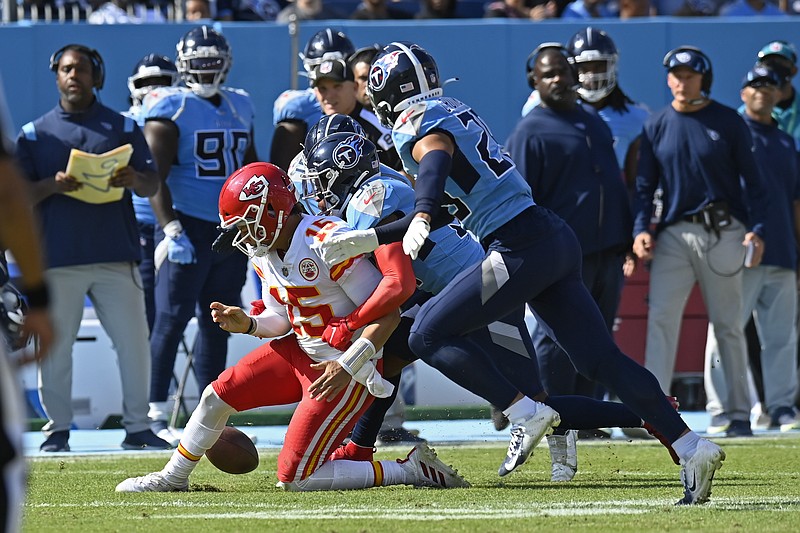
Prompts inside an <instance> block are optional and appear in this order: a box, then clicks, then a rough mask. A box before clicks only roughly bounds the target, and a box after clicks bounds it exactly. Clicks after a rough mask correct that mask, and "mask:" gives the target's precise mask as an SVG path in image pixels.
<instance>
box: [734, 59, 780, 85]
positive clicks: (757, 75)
mask: <svg viewBox="0 0 800 533" xmlns="http://www.w3.org/2000/svg"><path fill="white" fill-rule="evenodd" d="M782 83H783V79H782V78H781V76H780V75H779V74H778V73H777V72H775V71H774V70H773V69H771V68H769V67H766V66H764V65H761V64H757V65H756V66H754V67H753V68H751V69H750V71H749V72H748V73H747V74H746V75H745V77H744V79H742V89H744V88H745V87H759V86H762V85H773V86H775V87H780V86H781V84H782Z"/></svg>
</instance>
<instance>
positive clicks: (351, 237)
mask: <svg viewBox="0 0 800 533" xmlns="http://www.w3.org/2000/svg"><path fill="white" fill-rule="evenodd" d="M377 247H378V236H377V235H375V230H374V229H368V230H353V231H348V232H347V233H342V234H341V235H334V236H332V237H329V238H327V239H325V240H324V241H322V242H321V243H320V244H319V251H320V257H322V260H323V261H324V262H325V264H326V265H328V267H332V266H333V265H338V264H339V263H341V262H342V261H345V260H347V259H350V258H351V257H356V256H357V255H361V254H368V253H370V252H374V251H375V249H376V248H377Z"/></svg>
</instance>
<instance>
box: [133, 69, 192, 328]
mask: <svg viewBox="0 0 800 533" xmlns="http://www.w3.org/2000/svg"><path fill="white" fill-rule="evenodd" d="M179 78H180V76H179V74H178V69H177V68H176V67H175V63H173V62H172V60H171V59H169V58H168V57H165V56H162V55H158V54H147V55H146V56H144V57H143V58H142V59H140V60H139V61H138V62H137V63H136V66H135V67H134V68H133V74H131V76H130V77H129V78H128V90H129V91H130V93H131V107H130V109H128V111H127V112H126V113H123V114H125V115H128V116H129V117H131V118H132V119H134V120H135V121H136V122H137V123H138V124H139V126H140V127H141V128H144V118H143V117H142V100H144V97H145V96H146V95H147V93H149V92H150V91H152V90H154V89H157V88H159V87H171V86H173V85H176V84H177V83H178V79H179ZM132 199H133V211H134V213H136V223H137V224H138V226H139V244H141V246H142V262H141V263H139V273H140V274H141V275H142V285H143V286H144V303H145V308H146V309H147V325H148V326H149V327H150V330H152V329H153V322H154V321H155V316H156V309H155V294H154V289H155V279H156V277H155V266H154V263H153V252H154V250H155V241H154V239H155V230H156V222H157V221H156V215H155V214H154V213H153V208H152V207H151V206H150V200H149V199H147V198H143V197H141V196H139V195H138V194H136V193H135V192H134V193H133V195H132Z"/></svg>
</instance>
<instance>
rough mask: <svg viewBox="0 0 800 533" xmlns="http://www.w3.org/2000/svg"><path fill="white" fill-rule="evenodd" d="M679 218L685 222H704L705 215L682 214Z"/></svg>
mask: <svg viewBox="0 0 800 533" xmlns="http://www.w3.org/2000/svg"><path fill="white" fill-rule="evenodd" d="M681 219H682V220H683V221H685V222H691V223H692V224H705V222H706V221H705V217H703V214H702V213H695V214H693V215H684V216H683V217H681Z"/></svg>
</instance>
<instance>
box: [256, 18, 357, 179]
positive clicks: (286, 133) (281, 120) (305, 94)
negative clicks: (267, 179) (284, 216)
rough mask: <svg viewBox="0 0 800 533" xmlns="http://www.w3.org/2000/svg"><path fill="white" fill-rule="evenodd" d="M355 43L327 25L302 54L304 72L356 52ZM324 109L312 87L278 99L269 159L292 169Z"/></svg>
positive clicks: (283, 95)
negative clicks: (324, 62) (304, 140)
mask: <svg viewBox="0 0 800 533" xmlns="http://www.w3.org/2000/svg"><path fill="white" fill-rule="evenodd" d="M355 51H356V49H355V46H353V43H352V42H351V41H350V39H349V38H348V37H347V36H346V35H345V34H344V33H342V32H340V31H336V30H333V29H332V28H325V29H324V30H320V31H318V32H317V33H315V34H314V35H313V36H312V37H311V39H309V41H308V43H306V46H305V49H304V50H303V52H302V53H301V54H300V60H301V61H302V62H303V69H304V70H305V72H304V74H305V75H306V76H309V75H310V74H311V72H312V71H313V70H314V67H315V66H317V65H319V64H320V63H322V62H323V61H324V60H326V59H344V60H346V59H347V58H348V56H350V54H352V53H353V52H355ZM321 117H322V109H321V107H320V105H319V101H317V97H316V95H315V94H314V89H313V88H311V87H309V88H307V89H302V90H287V91H284V92H282V93H281V94H280V95H279V96H278V98H277V99H276V100H275V105H274V106H273V109H272V124H273V125H274V126H275V131H274V132H273V134H272V145H271V146H270V152H269V160H270V162H271V163H272V164H273V165H276V166H279V167H281V168H282V169H288V168H289V163H290V162H291V161H292V158H293V157H294V156H295V155H296V154H297V153H298V152H299V151H300V150H301V148H302V147H301V143H302V142H303V139H304V138H305V135H306V132H307V131H309V130H310V129H311V128H312V127H314V125H315V124H316V123H317V121H318V120H319V119H320V118H321Z"/></svg>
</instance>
